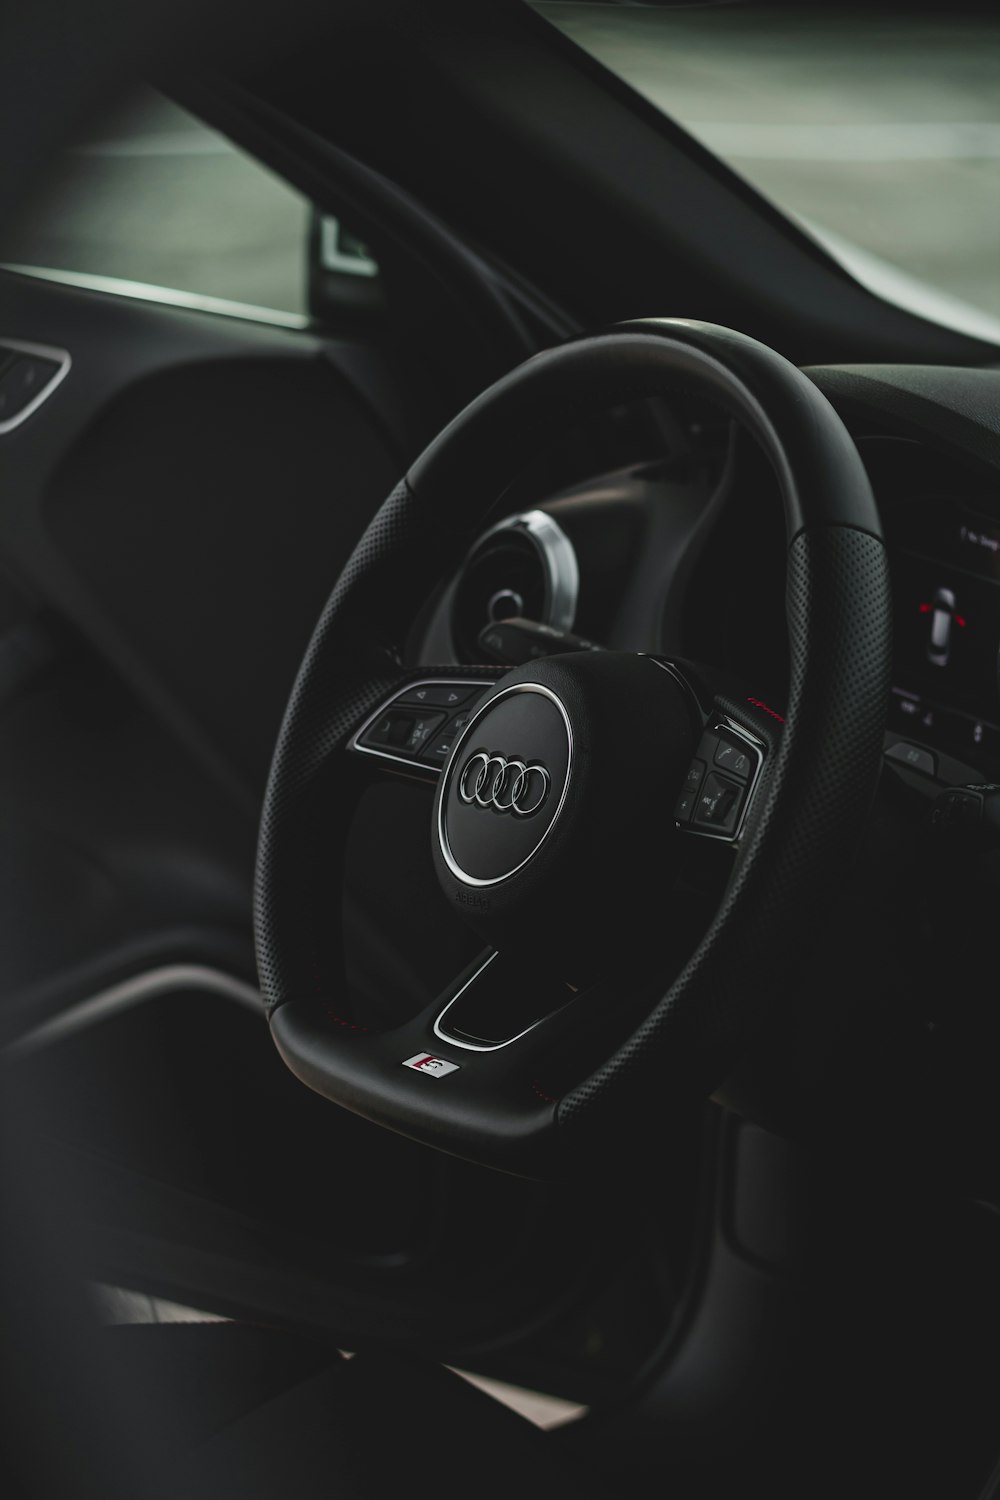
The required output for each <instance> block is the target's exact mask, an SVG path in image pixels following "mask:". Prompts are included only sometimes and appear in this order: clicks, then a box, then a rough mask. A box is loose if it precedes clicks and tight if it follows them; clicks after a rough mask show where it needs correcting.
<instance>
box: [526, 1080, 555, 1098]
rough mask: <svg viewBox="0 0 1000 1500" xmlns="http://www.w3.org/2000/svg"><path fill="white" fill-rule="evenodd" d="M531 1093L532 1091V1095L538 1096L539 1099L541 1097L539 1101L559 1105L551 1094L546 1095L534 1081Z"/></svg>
mask: <svg viewBox="0 0 1000 1500" xmlns="http://www.w3.org/2000/svg"><path fill="white" fill-rule="evenodd" d="M531 1091H532V1093H534V1094H537V1095H538V1097H539V1099H544V1100H545V1102H546V1104H558V1103H559V1100H558V1099H553V1097H552V1095H551V1094H547V1093H545V1091H544V1089H540V1088H539V1087H538V1084H537V1083H535V1081H534V1079H532V1082H531Z"/></svg>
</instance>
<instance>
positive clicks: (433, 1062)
mask: <svg viewBox="0 0 1000 1500" xmlns="http://www.w3.org/2000/svg"><path fill="white" fill-rule="evenodd" d="M461 1066H462V1065H461V1063H453V1062H448V1060H447V1058H444V1057H435V1056H434V1054H433V1053H432V1052H417V1053H415V1054H414V1056H413V1057H408V1058H406V1060H405V1062H404V1063H403V1067H404V1068H412V1069H413V1071H414V1072H415V1073H424V1074H426V1075H427V1077H428V1078H447V1076H448V1074H449V1073H457V1072H458V1070H459V1068H460V1067H461Z"/></svg>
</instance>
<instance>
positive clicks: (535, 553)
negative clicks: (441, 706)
mask: <svg viewBox="0 0 1000 1500" xmlns="http://www.w3.org/2000/svg"><path fill="white" fill-rule="evenodd" d="M864 426H865V427H867V426H868V423H867V422H866V423H865V424H864ZM855 436H856V439H857V441H858V445H859V448H860V451H861V452H862V456H863V457H864V459H865V463H866V466H867V468H868V471H869V475H870V478H871V480H872V484H873V488H874V490H875V495H876V499H877V502H878V505H879V509H880V512H881V515H882V519H883V524H884V527H885V535H886V541H887V545H888V549H889V556H890V566H891V573H892V585H893V599H894V646H893V660H894V670H893V689H892V696H891V701H890V704H889V711H888V720H887V736H886V749H887V754H888V757H889V759H890V761H891V762H892V763H893V765H894V767H895V768H898V767H902V768H904V769H905V770H907V771H910V772H913V773H916V774H917V776H919V777H925V778H928V779H929V780H936V781H944V782H948V783H949V784H956V783H961V782H967V781H972V780H975V779H977V778H980V779H981V778H983V777H988V778H989V777H993V776H1000V485H998V484H997V483H996V481H995V479H994V478H993V476H992V475H991V474H990V473H989V472H988V471H987V470H986V469H984V468H982V467H980V466H977V465H976V464H975V463H970V462H969V459H968V457H967V455H965V454H963V453H961V452H959V451H953V452H949V451H948V450H947V449H945V448H941V447H940V446H938V445H932V444H928V443H927V442H925V441H922V440H920V439H917V438H910V437H904V436H901V435H898V434H894V433H885V432H871V431H865V430H864V428H863V429H862V430H861V431H860V432H858V431H857V430H855ZM701 457H702V460H703V461H699V460H698V454H697V439H696V437H695V436H692V440H691V446H690V448H689V449H688V450H687V453H686V460H685V462H684V463H683V464H680V463H678V461H677V458H678V455H677V453H676V451H675V453H674V463H673V466H671V465H669V464H668V465H666V466H663V465H661V466H656V465H654V464H651V463H650V462H649V460H648V459H641V460H639V461H637V462H635V463H633V464H631V465H623V466H620V467H618V468H616V469H614V470H612V471H609V472H607V473H603V474H600V475H597V476H591V477H589V478H586V479H581V480H578V481H577V482H576V483H575V484H572V485H570V486H567V487H565V488H563V489H560V490H558V491H557V492H556V493H555V494H550V495H544V494H539V493H536V494H535V496H534V501H533V504H532V506H531V508H528V509H525V510H523V511H520V512H514V513H511V514H510V515H508V516H506V517H505V518H504V519H503V520H501V521H500V522H498V523H496V524H495V525H493V526H492V527H490V529H489V530H488V531H486V532H484V534H483V535H482V536H481V537H480V538H479V539H478V540H477V542H476V543H475V544H474V545H473V546H472V547H471V548H470V550H469V553H468V554H467V557H466V559H465V562H464V563H463V565H462V567H461V568H460V569H459V571H458V573H457V575H456V576H455V577H454V578H453V579H452V580H451V582H450V583H449V585H448V586H447V587H446V589H445V590H444V591H443V593H442V594H441V596H440V597H439V598H438V600H437V603H436V606H435V609H434V611H433V612H432V615H431V617H430V619H429V622H428V623H427V627H426V632H425V635H424V637H423V639H422V641H421V642H420V649H419V652H418V655H419V658H420V659H421V660H423V661H439V662H445V661H450V660H457V661H461V662H466V663H472V662H476V661H481V660H483V650H482V644H483V642H484V641H485V640H486V637H485V636H483V635H482V634H481V633H482V632H483V631H484V630H485V628H486V627H487V626H488V624H489V623H490V622H493V621H498V620H502V619H503V618H505V617H506V616H509V615H525V616H528V617H529V618H531V619H537V620H539V621H540V622H542V623H543V624H544V625H546V626H547V627H551V628H552V629H555V630H575V631H577V632H578V633H583V634H584V635H585V636H587V637H591V638H593V639H595V640H597V641H598V642H599V643H601V644H603V645H606V646H609V647H612V648H618V649H626V650H647V651H648V650H652V651H660V652H663V653H664V654H667V655H671V654H674V655H679V656H683V657H686V658H687V659H689V660H690V659H694V660H698V659H701V660H704V661H711V662H714V663H715V664H716V665H717V666H721V667H723V668H729V669H730V670H732V671H733V673H734V674H737V675H739V676H740V677H742V678H743V679H744V680H747V674H748V673H750V674H753V676H752V679H751V680H753V681H755V682H759V683H760V685H761V686H760V691H761V693H762V695H763V696H765V697H768V698H769V699H770V700H771V701H775V700H780V698H781V696H782V687H783V683H784V681H785V680H786V677H787V643H786V640H785V628H784V611H783V597H784V577H783V566H784V564H783V557H784V548H783V522H782V518H781V508H780V503H779V501H778V495H777V489H776V486H775V484H774V480H773V477H772V476H770V474H769V472H768V471H766V469H765V467H764V465H763V464H762V462H761V460H760V457H759V455H757V454H755V453H751V452H750V451H749V449H748V446H747V445H746V444H745V443H742V442H741V441H740V440H739V439H736V438H734V439H733V441H732V444H731V447H730V449H729V452H728V454H727V456H726V458H725V460H724V461H722V462H718V461H716V462H714V463H713V462H712V461H711V458H710V457H709V456H706V455H704V454H702V455H701ZM716 457H717V455H716ZM723 512H725V522H724V524H723V525H721V526H720V525H718V522H719V520H720V518H721V517H722V515H723ZM598 536H599V537H600V543H599V545H598V544H596V538H597V537H598ZM477 637H478V638H479V644H478V645H477Z"/></svg>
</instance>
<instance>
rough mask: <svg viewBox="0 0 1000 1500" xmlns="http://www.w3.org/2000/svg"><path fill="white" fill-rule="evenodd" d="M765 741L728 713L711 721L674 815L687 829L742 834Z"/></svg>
mask: <svg viewBox="0 0 1000 1500" xmlns="http://www.w3.org/2000/svg"><path fill="white" fill-rule="evenodd" d="M763 763H764V751H763V746H762V745H761V744H760V743H759V741H757V740H755V739H754V738H753V737H752V736H751V735H749V734H747V733H746V731H745V730H743V729H740V728H738V727H737V726H736V725H735V724H733V723H731V722H730V721H729V720H728V719H721V720H719V721H718V722H717V723H714V724H712V725H710V727H709V728H707V729H706V730H705V732H704V734H703V735H702V737H701V740H700V741H699V743H698V748H697V750H696V751H695V756H694V759H693V760H692V762H691V764H690V766H688V771H687V777H686V779H685V783H684V789H683V791H682V792H681V795H680V797H679V798H678V799H677V806H676V807H675V808H674V817H675V818H676V820H677V822H678V823H679V824H680V825H681V827H682V828H684V829H686V830H687V832H689V833H699V834H706V835H708V837H710V838H719V839H736V838H739V835H740V832H741V830H742V827H743V820H744V819H745V817H746V814H747V808H748V807H749V805H750V799H751V797H752V796H753V793H754V788H755V787H756V785H757V779H758V777H759V776H760V769H761V766H762V765H763Z"/></svg>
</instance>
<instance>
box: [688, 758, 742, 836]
mask: <svg viewBox="0 0 1000 1500" xmlns="http://www.w3.org/2000/svg"><path fill="white" fill-rule="evenodd" d="M743 792H744V788H743V787H741V786H737V785H736V784H735V783H734V782H732V781H727V780H726V778H725V777H724V776H719V775H717V773H716V772H715V771H711V772H709V774H708V776H707V777H706V778H705V784H704V786H703V787H702V789H701V792H700V794H699V796H698V801H697V804H696V806H695V809H694V816H693V820H692V821H693V822H694V823H695V824H696V825H698V826H699V827H703V828H711V829H714V830H717V831H718V832H719V833H733V832H735V829H736V821H737V819H738V817H739V815H740V808H741V805H742V802H743Z"/></svg>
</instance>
